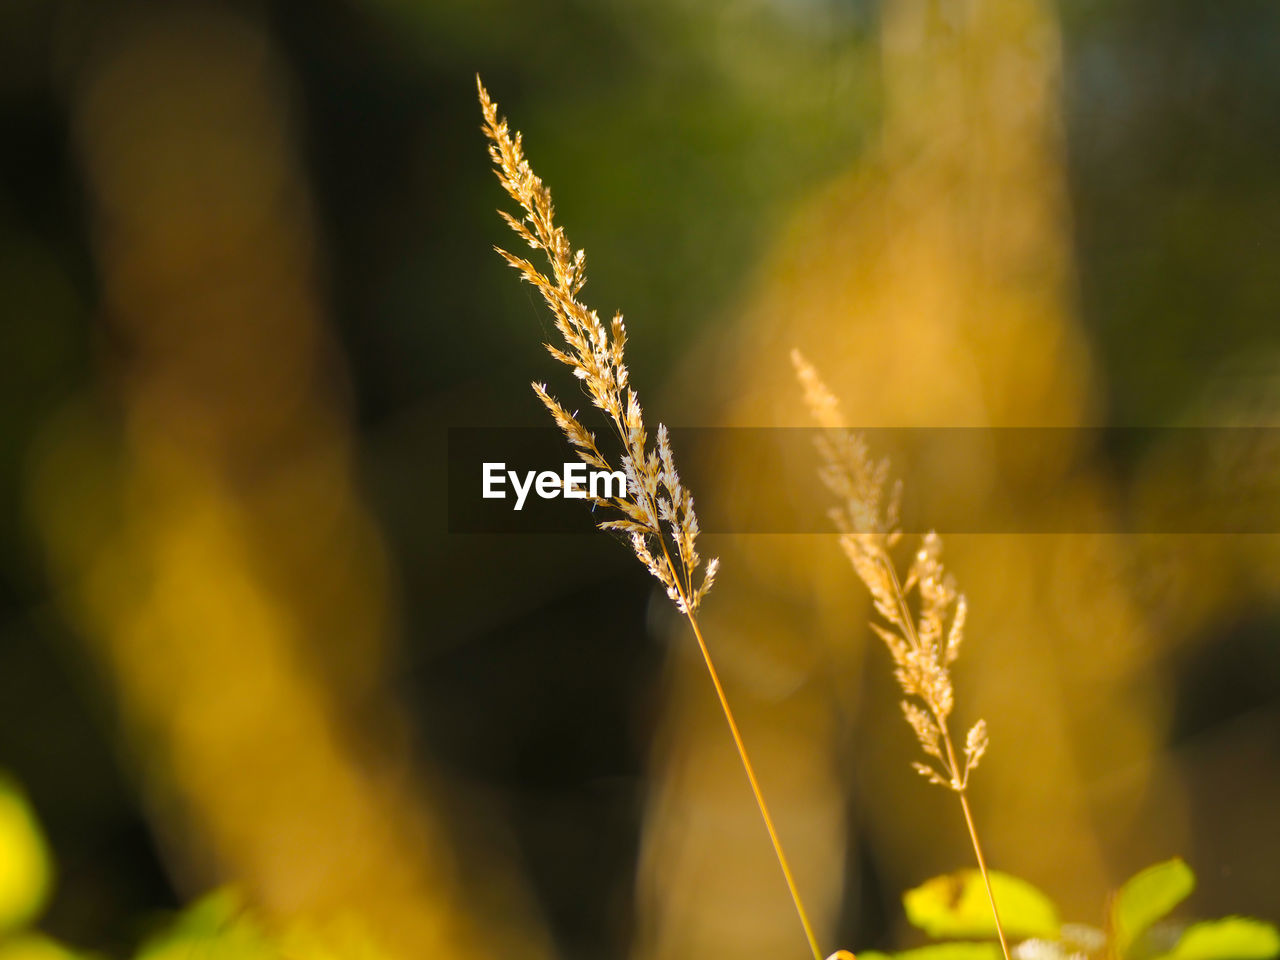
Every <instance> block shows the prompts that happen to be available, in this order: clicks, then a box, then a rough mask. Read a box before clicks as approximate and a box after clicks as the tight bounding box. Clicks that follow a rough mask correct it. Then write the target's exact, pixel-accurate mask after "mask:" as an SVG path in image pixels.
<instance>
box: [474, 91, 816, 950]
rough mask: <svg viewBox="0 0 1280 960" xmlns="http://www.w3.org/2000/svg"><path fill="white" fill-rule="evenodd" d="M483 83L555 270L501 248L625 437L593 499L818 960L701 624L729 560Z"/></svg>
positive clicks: (492, 128) (496, 158) (584, 450)
mask: <svg viewBox="0 0 1280 960" xmlns="http://www.w3.org/2000/svg"><path fill="white" fill-rule="evenodd" d="M476 87H477V89H478V91H479V95H480V107H481V110H482V111H483V114H484V127H483V129H484V133H485V136H486V137H488V139H489V155H490V157H492V159H493V164H494V167H495V168H496V172H497V175H498V181H499V182H500V183H501V184H502V187H503V189H505V190H506V191H507V193H508V194H509V195H510V196H511V198H512V199H513V200H515V201H516V203H517V204H519V206H520V209H521V210H522V211H523V216H522V217H520V218H516V217H514V216H512V215H511V214H509V213H506V212H505V211H499V213H500V214H501V216H502V218H503V220H505V221H506V223H507V225H508V226H509V227H510V228H511V229H512V230H513V231H514V232H515V233H516V235H517V236H519V237H520V239H522V240H523V241H524V242H525V243H527V244H528V245H529V247H530V248H532V249H533V250H534V251H537V252H540V253H541V254H543V255H544V256H545V258H546V260H547V263H548V265H549V266H550V275H548V274H546V273H543V272H542V270H541V269H539V268H538V267H537V266H535V265H534V264H533V263H531V262H530V261H529V260H526V259H524V258H523V257H519V256H516V255H515V254H513V253H509V252H508V251H506V250H504V249H502V248H501V247H497V248H496V249H497V251H498V253H500V254H501V255H502V256H503V257H504V258H505V259H506V261H507V262H508V263H509V264H511V266H512V267H514V268H515V269H516V270H518V271H519V272H520V274H521V276H523V277H524V279H525V280H527V281H528V282H529V283H531V284H532V285H533V286H534V287H536V288H537V289H538V290H539V292H541V294H542V296H543V298H544V299H545V300H546V302H547V306H548V307H550V308H551V314H552V317H553V319H554V321H555V325H556V329H557V330H559V331H560V335H561V336H562V337H563V338H564V343H565V346H566V348H567V349H561V348H559V347H556V346H553V345H551V344H547V345H546V347H547V350H548V351H549V352H550V353H551V356H553V357H554V358H555V359H557V360H559V361H560V362H561V363H563V364H565V365H566V366H567V367H569V368H570V369H571V370H572V371H573V374H574V376H575V377H577V378H578V380H580V381H581V383H582V387H583V389H584V391H585V393H586V395H587V396H588V397H589V398H590V400H591V403H592V405H593V406H595V407H597V408H598V409H600V410H601V411H603V413H604V415H605V418H606V419H607V420H608V422H609V425H610V426H611V427H612V429H613V431H614V433H615V434H616V439H617V440H618V442H619V444H620V445H621V457H620V460H619V462H620V465H621V469H622V471H623V472H624V473H625V474H626V476H627V490H626V493H625V495H624V496H621V497H613V498H602V497H590V498H589V499H592V500H593V501H594V502H595V504H596V505H599V506H604V507H608V508H610V509H612V510H613V511H615V512H616V515H615V516H614V517H613V518H612V519H608V520H605V521H602V522H601V523H599V524H598V526H599V527H600V528H601V529H603V530H610V531H615V532H620V533H624V534H627V535H628V536H629V538H630V541H631V547H632V549H633V550H634V551H635V554H636V557H637V558H638V559H639V560H640V562H641V563H643V564H644V565H645V567H646V568H647V569H648V570H649V572H650V573H651V574H653V576H654V577H656V578H657V579H658V581H659V582H660V583H661V584H662V585H663V587H664V588H666V591H667V596H668V597H670V598H671V600H672V601H673V602H674V603H675V605H676V607H677V608H678V609H679V611H680V612H681V613H682V614H684V616H685V617H686V618H687V619H688V621H689V626H690V627H692V629H693V636H694V639H695V640H697V643H698V650H699V651H700V652H701V654H702V660H703V663H705V664H706V667H707V673H708V674H709V675H710V677H711V684H712V686H714V687H715V691H716V696H717V697H718V698H719V700H720V707H721V709H722V710H723V711H724V718H725V720H726V721H727V722H728V724H729V732H730V733H731V734H732V735H733V743H734V746H735V747H736V748H737V750H738V756H739V758H740V759H741V760H742V766H743V769H744V770H745V771H746V774H747V781H748V782H749V783H750V785H751V792H752V793H753V794H754V795H755V800H756V805H757V806H758V807H759V808H760V816H761V818H762V819H763V820H764V825H765V828H766V830H767V831H768V833H769V840H770V841H771V842H772V844H773V851H774V853H775V854H776V855H777V858H778V865H779V866H780V867H781V868H782V875H783V877H784V878H785V880H786V882H787V888H788V889H789V890H790V892H791V899H792V901H794V903H795V907H796V913H797V914H799V917H800V923H801V925H802V926H803V927H804V933H805V937H806V938H807V939H808V941H809V948H810V949H811V950H812V951H813V956H814V960H822V954H821V952H820V951H819V949H818V941H817V938H816V937H815V936H814V932H813V927H812V925H811V924H810V923H809V917H808V914H807V913H806V912H805V908H804V904H803V902H802V901H801V899H800V891H799V890H798V889H797V887H796V882H795V878H794V877H793V876H792V873H791V867H790V865H789V864H788V862H787V857H786V854H785V853H784V852H783V849H782V842H781V840H779V838H778V832H777V830H776V829H775V828H774V825H773V817H772V816H770V814H769V807H768V805H767V804H766V803H765V800H764V793H763V792H762V791H761V789H760V782H759V780H758V779H757V778H756V773H755V769H754V768H753V767H752V764H751V758H750V756H749V754H748V753H747V747H746V744H745V743H743V740H742V732H741V731H740V730H739V729H738V723H737V721H736V720H735V719H734V716H733V711H732V710H731V709H730V707H729V699H728V697H727V696H726V695H725V691H724V686H723V685H722V684H721V682H720V675H719V673H718V672H717V671H716V668H715V664H714V662H713V661H712V659H711V652H710V650H709V649H708V648H707V643H706V640H705V639H704V638H703V635H702V629H701V627H700V626H699V624H698V617H697V610H698V607H699V605H700V604H701V603H702V600H703V598H704V597H705V596H706V595H707V591H708V590H710V589H711V585H712V584H713V583H714V582H715V576H716V571H717V569H718V567H719V561H718V560H712V561H710V562H709V563H708V564H707V565H706V568H705V571H704V572H703V574H702V577H701V579H700V580H699V579H698V578H697V576H696V574H697V572H698V568H699V567H700V566H701V563H702V560H701V557H700V556H699V555H698V550H697V540H698V518H697V515H696V514H695V513H694V509H693V496H692V494H691V493H690V492H689V490H688V488H686V487H685V486H684V485H683V484H682V483H681V481H680V476H679V474H678V473H677V472H676V467H675V461H674V458H673V455H672V451H671V444H670V441H669V439H668V436H667V428H666V427H665V426H663V425H661V424H659V425H658V430H657V436H656V442H655V443H654V444H650V442H649V438H648V434H647V432H646V430H645V425H644V417H643V413H642V411H641V409H640V401H639V398H638V397H637V395H636V391H635V389H634V388H633V387H632V386H631V383H630V377H629V375H628V372H627V365H626V363H625V361H624V358H623V348H624V346H625V344H626V337H627V333H626V327H625V326H624V324H623V322H622V314H620V313H619V314H615V316H614V317H613V320H612V321H611V322H610V323H609V325H608V326H606V325H605V324H604V323H602V322H601V320H600V318H599V316H598V315H597V313H596V311H594V310H591V309H589V308H588V307H586V306H585V305H584V304H583V303H582V302H581V301H580V300H579V299H578V294H579V293H580V292H581V290H582V287H583V285H584V284H585V283H586V280H587V276H586V257H585V255H584V253H583V251H581V250H573V249H572V247H571V246H570V244H569V240H568V238H567V237H566V236H565V233H564V230H563V229H562V228H561V227H559V226H557V225H556V223H555V217H554V214H555V208H554V205H553V204H552V201H551V191H550V190H549V189H548V188H547V187H546V185H545V184H543V182H542V180H541V179H540V178H539V177H538V176H537V175H536V174H535V173H534V172H533V170H532V169H531V168H530V166H529V163H528V161H527V160H526V159H525V156H524V149H523V145H522V141H521V136H520V134H519V133H518V132H516V133H512V132H511V130H510V129H509V127H508V126H507V122H506V120H505V119H502V118H500V117H499V116H498V107H497V104H495V103H494V102H493V100H492V99H491V98H490V97H489V94H488V92H487V91H486V90H485V88H484V85H483V84H482V83H481V82H480V78H479V77H478V76H477V77H476ZM533 390H534V392H535V393H536V394H537V395H538V399H539V400H541V401H542V403H543V404H544V405H545V406H546V408H547V410H549V411H550V412H551V416H552V418H553V419H554V420H555V422H556V424H557V426H559V427H560V429H561V430H562V431H563V432H564V435H565V437H567V438H568V440H569V442H570V444H572V445H573V447H574V448H575V450H576V452H577V454H578V456H579V457H580V458H581V460H582V461H583V462H584V463H585V464H587V466H589V467H596V468H599V469H603V470H612V469H613V468H612V467H611V466H610V463H609V460H608V458H607V457H606V456H605V455H604V453H602V452H601V450H600V448H599V446H598V445H597V443H596V438H595V436H594V435H593V434H592V433H591V432H590V431H589V430H587V429H586V427H584V426H583V425H582V424H581V423H580V422H579V421H578V418H577V416H576V415H575V414H570V413H569V412H568V411H567V410H565V408H564V407H563V406H561V405H560V403H559V402H557V401H556V400H555V398H553V397H552V396H551V395H550V394H549V393H548V392H547V388H546V385H545V384H541V383H534V384H533Z"/></svg>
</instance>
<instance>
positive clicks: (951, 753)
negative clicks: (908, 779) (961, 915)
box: [942, 726, 1010, 960]
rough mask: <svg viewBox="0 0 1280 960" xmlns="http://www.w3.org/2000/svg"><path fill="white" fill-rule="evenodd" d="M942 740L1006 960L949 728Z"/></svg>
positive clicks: (1007, 958)
mask: <svg viewBox="0 0 1280 960" xmlns="http://www.w3.org/2000/svg"><path fill="white" fill-rule="evenodd" d="M942 740H943V743H945V744H946V747H947V760H948V761H949V762H950V764H951V776H952V783H953V784H954V789H955V792H956V795H957V796H959V797H960V809H961V810H963V811H964V822H965V826H967V827H968V828H969V839H970V840H972V841H973V852H974V854H976V855H977V858H978V869H979V870H980V871H981V872H982V882H983V883H984V884H986V887H987V899H988V900H989V901H990V902H991V916H992V917H993V918H994V919H995V922H996V935H997V936H998V937H999V938H1000V949H1001V950H1002V951H1003V952H1004V960H1010V956H1009V943H1008V941H1006V940H1005V937H1004V926H1003V925H1002V924H1001V923H1000V910H999V909H998V908H997V907H996V894H995V891H994V890H993V889H992V887H991V875H990V873H989V872H988V871H987V859H986V857H984V856H983V855H982V844H981V842H979V840H978V828H977V826H975V825H974V822H973V812H972V811H971V810H970V809H969V797H968V796H967V794H966V792H965V788H964V787H963V786H962V785H961V783H960V779H959V770H960V768H959V766H957V764H956V752H955V749H954V748H953V747H952V746H951V735H950V734H949V733H947V728H946V727H945V726H944V727H943V728H942Z"/></svg>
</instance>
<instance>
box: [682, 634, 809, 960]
mask: <svg viewBox="0 0 1280 960" xmlns="http://www.w3.org/2000/svg"><path fill="white" fill-rule="evenodd" d="M688 618H689V625H690V626H691V627H693V635H694V637H696V638H697V640H698V649H699V650H700V651H701V652H702V660H703V662H704V663H705V664H706V665H707V673H709V674H710V675H711V684H712V686H714V687H715V688H716V696H717V697H719V698H720V707H721V709H722V710H723V711H724V718H725V720H726V721H728V723H729V732H730V733H732V734H733V742H734V745H735V746H736V747H737V748H738V758H739V759H740V760H741V761H742V769H743V770H745V771H746V773H747V781H748V782H749V783H750V784H751V792H752V793H753V794H755V798H756V806H758V807H759V808H760V816H761V818H762V819H763V820H764V825H765V829H766V830H768V831H769V839H770V841H772V843H773V852H774V853H775V854H776V855H777V857H778V866H780V867H781V868H782V876H783V877H784V878H785V879H786V881H787V889H788V890H790V891H791V900H792V902H793V903H795V905H796V913H797V914H799V916H800V925H801V926H802V927H804V935H805V937H806V938H807V939H808V941H809V949H810V950H812V951H813V958H814V960H822V951H821V950H819V949H818V938H817V937H816V936H814V933H813V926H812V924H810V923H809V915H808V914H807V913H806V912H805V909H804V903H803V902H802V901H801V900H800V890H799V889H798V888H797V887H796V880H795V877H794V876H792V874H791V866H790V865H789V864H788V863H787V855H786V854H785V853H783V851H782V841H781V840H780V839H778V831H777V830H776V829H775V828H774V826H773V817H771V816H770V815H769V807H768V805H767V804H766V803H765V802H764V793H763V792H762V791H761V789H760V781H759V780H757V779H756V772H755V769H754V768H753V767H752V766H751V757H750V756H749V755H748V753H747V745H746V744H745V743H743V741H742V732H741V731H740V730H739V729H738V722H737V721H736V720H735V719H734V717H733V710H731V709H730V708H729V698H728V697H727V696H725V692H724V687H723V686H722V685H721V683H720V675H719V674H718V673H717V672H716V667H715V664H714V663H713V662H712V660H711V652H710V651H709V650H708V649H707V643H706V641H705V640H704V639H703V637H702V630H701V629H699V627H698V619H697V617H695V616H694V615H693V612H692V611H690V612H689V613H688Z"/></svg>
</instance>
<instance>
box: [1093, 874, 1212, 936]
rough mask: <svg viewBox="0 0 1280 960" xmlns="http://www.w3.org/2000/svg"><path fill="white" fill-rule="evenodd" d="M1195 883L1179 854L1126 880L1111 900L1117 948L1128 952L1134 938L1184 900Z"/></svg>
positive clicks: (1113, 932) (1112, 928)
mask: <svg viewBox="0 0 1280 960" xmlns="http://www.w3.org/2000/svg"><path fill="white" fill-rule="evenodd" d="M1195 885H1196V876H1195V874H1194V873H1192V872H1191V868H1190V867H1188V866H1187V865H1186V864H1185V863H1183V862H1182V859H1181V858H1179V857H1174V858H1173V859H1172V860H1166V861H1165V862H1164V863H1157V864H1156V865H1155V866H1152V867H1147V869H1145V870H1143V871H1142V872H1141V873H1139V874H1137V875H1136V876H1134V877H1132V878H1131V879H1130V880H1129V881H1128V882H1126V883H1125V885H1124V886H1123V887H1121V888H1120V890H1119V892H1118V893H1117V894H1116V895H1115V899H1114V900H1113V901H1112V904H1111V930H1112V936H1114V937H1115V943H1116V950H1117V952H1119V953H1120V954H1124V953H1126V952H1128V950H1129V947H1131V946H1132V945H1133V943H1134V941H1135V940H1137V939H1138V938H1139V937H1140V936H1142V935H1143V934H1144V933H1146V931H1147V930H1148V928H1150V926H1151V925H1152V924H1153V923H1155V922H1156V921H1157V920H1159V919H1160V918H1161V917H1164V916H1166V915H1167V914H1168V913H1169V911H1171V910H1172V909H1173V908H1174V907H1176V906H1177V905H1178V904H1179V903H1181V902H1182V901H1183V900H1185V899H1186V898H1187V895H1188V894H1189V893H1191V891H1192V890H1193V889H1195Z"/></svg>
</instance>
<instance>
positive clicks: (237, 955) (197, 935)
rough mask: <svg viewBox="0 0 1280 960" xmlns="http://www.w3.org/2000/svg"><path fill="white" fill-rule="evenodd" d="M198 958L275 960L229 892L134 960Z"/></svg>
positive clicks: (210, 899)
mask: <svg viewBox="0 0 1280 960" xmlns="http://www.w3.org/2000/svg"><path fill="white" fill-rule="evenodd" d="M197 955H198V956H199V957H200V958H201V960H278V958H277V951H276V950H275V949H274V947H273V945H272V943H271V942H270V940H269V939H268V937H267V935H266V933H265V932H264V931H263V930H262V928H261V927H260V925H259V924H258V922H257V921H256V920H255V919H254V917H253V916H252V915H251V914H250V913H248V911H247V910H246V909H245V905H244V901H243V898H242V897H241V896H240V894H239V893H237V892H236V891H235V890H234V889H231V888H226V889H222V890H217V891H214V892H213V893H210V894H208V895H206V896H204V897H202V898H201V899H199V900H197V901H196V902H195V903H194V904H192V905H191V906H189V907H187V908H186V909H185V910H183V912H182V913H180V914H178V916H177V917H175V918H174V919H173V921H172V923H171V924H170V925H169V926H168V927H167V928H166V929H164V930H163V931H162V932H161V933H160V934H158V935H157V936H155V937H152V938H151V939H150V940H148V941H147V942H146V943H145V944H143V946H142V949H141V950H139V951H138V954H137V960H190V958H191V957H192V956H197ZM0 960H3V958H0Z"/></svg>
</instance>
